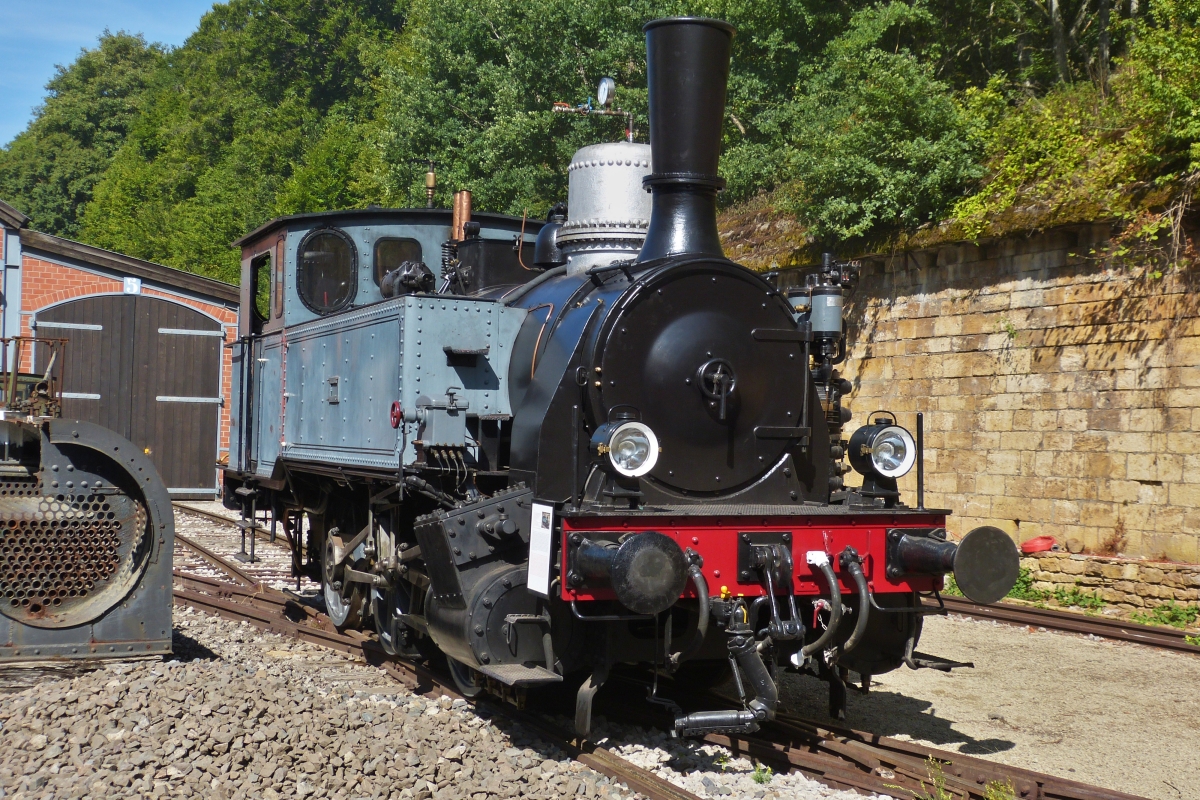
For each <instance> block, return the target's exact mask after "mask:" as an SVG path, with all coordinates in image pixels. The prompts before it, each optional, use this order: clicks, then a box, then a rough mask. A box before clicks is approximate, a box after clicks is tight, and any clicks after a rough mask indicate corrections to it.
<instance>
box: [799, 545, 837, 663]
mask: <svg viewBox="0 0 1200 800" xmlns="http://www.w3.org/2000/svg"><path fill="white" fill-rule="evenodd" d="M806 560H807V561H808V565H809V566H810V567H816V568H817V570H818V571H820V573H821V574H822V575H823V576H824V577H825V581H826V583H828V584H829V627H828V628H826V629H825V632H824V633H822V634H821V635H820V637H818V638H817V640H816V641H815V642H812V643H811V644H806V645H804V647H802V648H800V652H799V653H796V654H794V655H793V656H792V662H793V663H796V662H797V661H799V662H800V663H798V664H796V666H801V665H802V664H803V663H804V660H805V659H806V658H807V657H808V656H811V655H812V654H813V653H816V652H819V651H821V650H823V649H825V648H826V647H827V646H828V645H829V642H830V641H832V640H833V635H834V634H835V633H837V629H838V624H839V623H840V622H841V621H842V590H841V588H839V587H838V580H837V576H836V575H834V574H833V567H831V566H830V565H829V555H828V554H827V553H825V551H823V550H809V551H808V553H807V557H806Z"/></svg>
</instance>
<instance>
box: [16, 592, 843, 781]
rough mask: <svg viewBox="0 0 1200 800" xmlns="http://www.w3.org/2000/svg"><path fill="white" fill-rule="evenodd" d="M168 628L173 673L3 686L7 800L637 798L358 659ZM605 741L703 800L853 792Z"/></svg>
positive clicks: (186, 624) (204, 628)
mask: <svg viewBox="0 0 1200 800" xmlns="http://www.w3.org/2000/svg"><path fill="white" fill-rule="evenodd" d="M175 633H176V636H175V648H176V655H175V657H174V660H171V661H166V662H164V661H161V660H154V661H141V662H131V663H116V664H109V665H107V666H105V667H102V668H101V669H98V670H95V671H92V672H87V673H84V674H81V675H76V676H74V677H63V676H60V675H57V674H55V673H53V672H47V673H45V674H44V675H43V680H41V681H40V682H39V683H37V684H36V685H35V686H32V687H28V686H27V684H28V682H29V681H28V680H27V679H26V680H24V681H22V680H9V681H7V683H8V686H9V690H8V691H9V693H8V694H0V798H10V797H20V798H50V797H54V798H81V797H92V798H103V800H109V799H110V798H124V797H204V798H220V799H221V800H227V799H228V798H267V799H268V800H274V798H278V797H302V798H324V797H330V798H360V797H361V798H366V797H373V798H381V797H388V798H402V800H431V798H438V799H439V800H440V798H472V800H482V799H483V798H508V797H528V798H532V799H533V800H538V798H559V797H569V798H582V799H583V800H601V799H603V800H618V799H621V800H623V799H624V798H631V797H637V796H638V795H636V794H634V793H631V792H630V791H629V790H628V789H627V788H626V787H624V786H623V785H621V784H618V783H615V782H612V781H610V780H609V779H608V778H607V777H605V776H603V775H600V774H598V773H596V772H594V771H592V770H591V769H588V768H587V767H585V766H583V765H582V764H580V763H578V762H575V761H572V760H571V759H570V758H569V757H568V756H567V754H566V753H564V752H563V751H561V750H559V749H558V748H556V747H554V746H553V745H552V744H549V743H547V742H544V741H540V740H538V739H537V738H536V736H533V735H531V734H528V733H526V732H525V731H524V730H523V729H522V728H521V727H520V725H518V724H513V723H510V722H509V721H508V720H506V719H504V718H503V717H501V716H494V717H493V716H489V715H488V714H487V712H486V710H484V711H481V712H478V713H477V712H476V711H475V710H474V709H473V708H472V707H470V706H469V705H468V704H467V703H466V702H465V701H463V700H452V699H451V698H449V697H446V696H442V697H440V698H437V699H433V700H431V699H427V698H425V697H420V696H414V695H413V694H411V693H410V692H409V691H408V690H407V689H405V688H404V687H403V686H401V685H400V684H398V683H396V682H395V681H394V680H392V679H391V678H390V677H388V676H387V675H386V673H384V672H383V671H382V670H379V669H377V668H374V667H371V666H368V665H367V664H365V663H363V662H362V661H360V660H356V659H354V658H352V657H350V656H346V655H343V654H341V653H337V652H335V651H330V650H325V649H323V648H319V647H316V646H313V645H309V644H305V643H299V642H295V641H292V640H290V639H285V638H283V637H279V636H276V635H273V634H262V633H260V632H259V631H257V630H256V629H254V628H252V627H250V626H249V625H246V624H243V623H234V622H229V621H226V620H222V619H219V618H216V617H211V616H209V615H207V614H203V613H200V612H196V611H193V610H191V609H186V608H184V609H180V608H177V609H176V620H175ZM27 675H28V673H26V677H27ZM606 733H608V734H609V735H610V737H611V740H610V742H609V744H610V745H611V746H612V747H613V748H614V749H615V750H617V752H619V753H621V754H622V755H625V756H627V757H628V758H629V759H630V760H631V761H633V762H634V763H637V764H639V765H640V766H645V767H648V768H651V769H653V770H654V771H655V772H656V773H657V774H658V775H660V776H661V777H664V778H666V779H667V780H670V781H672V782H673V783H675V784H677V785H680V786H683V787H684V788H687V789H689V790H691V791H693V792H695V793H696V794H698V795H700V796H702V797H723V798H725V797H728V798H732V800H740V799H741V798H746V799H747V800H755V799H761V800H776V799H777V798H785V797H786V798H797V799H798V800H816V798H825V797H829V798H837V799H840V800H849V799H850V798H852V797H853V798H859V797H861V796H859V795H853V794H850V793H846V792H833V791H831V790H829V789H827V788H825V787H823V786H821V785H820V784H818V783H815V782H813V781H809V780H808V779H806V778H804V777H803V776H799V775H792V776H771V777H770V780H769V781H768V782H766V783H757V782H755V781H754V779H753V774H754V766H755V765H753V764H750V763H749V762H746V761H744V760H737V759H734V760H730V759H728V757H722V755H721V751H719V749H718V748H713V747H710V746H700V745H698V744H696V743H694V742H678V741H672V740H670V739H668V738H667V737H666V736H665V734H661V733H659V732H655V731H647V730H644V729H640V728H626V727H618V726H613V728H612V729H611V730H609V731H606ZM764 777H766V776H764V775H762V774H761V773H760V780H762V779H763V778H764Z"/></svg>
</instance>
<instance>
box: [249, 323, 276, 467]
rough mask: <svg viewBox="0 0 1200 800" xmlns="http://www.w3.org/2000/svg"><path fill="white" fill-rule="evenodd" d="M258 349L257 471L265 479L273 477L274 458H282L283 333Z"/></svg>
mask: <svg viewBox="0 0 1200 800" xmlns="http://www.w3.org/2000/svg"><path fill="white" fill-rule="evenodd" d="M257 345H258V346H257V347H256V348H255V351H256V352H255V360H256V362H257V363H256V364H255V365H254V366H255V373H256V375H257V376H258V379H257V381H256V383H257V385H256V386H255V394H254V396H253V398H252V402H253V404H254V429H253V432H252V433H251V436H252V437H253V442H254V452H255V459H256V461H257V463H256V464H255V466H254V472H255V473H256V474H258V475H260V476H262V477H264V478H269V477H271V472H272V471H273V470H274V468H275V460H276V459H277V458H279V439H280V435H279V432H280V425H281V424H282V422H283V417H282V409H281V408H280V405H281V403H282V402H283V351H284V345H283V336H282V335H281V334H278V333H276V334H272V335H269V336H264V337H263V338H262V339H261V340H259V341H258V342H257Z"/></svg>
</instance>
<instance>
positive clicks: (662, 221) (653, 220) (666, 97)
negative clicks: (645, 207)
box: [637, 17, 734, 261]
mask: <svg viewBox="0 0 1200 800" xmlns="http://www.w3.org/2000/svg"><path fill="white" fill-rule="evenodd" d="M642 30H644V31H645V32H646V73H647V77H648V80H649V84H650V148H651V159H652V161H653V164H654V174H653V175H650V176H649V177H647V178H645V179H644V180H643V182H644V183H645V185H646V186H647V187H648V188H649V189H650V191H652V192H653V193H654V201H653V205H652V206H651V211H650V229H649V230H648V231H647V233H646V241H645V243H644V244H643V245H642V252H641V253H640V254H639V255H638V258H637V260H638V261H649V260H651V259H655V258H662V257H663V256H669V255H680V254H684V253H686V254H689V255H708V256H715V257H717V258H724V256H725V252H724V251H723V250H722V249H721V239H720V237H719V236H718V235H717V192H719V191H720V190H721V189H724V188H725V181H724V180H722V179H721V178H720V177H718V176H717V162H718V161H719V160H720V157H721V125H722V122H723V121H724V119H725V88H726V85H727V84H728V82H729V51H730V46H731V44H732V43H733V32H734V31H733V26H732V25H730V24H729V23H727V22H721V21H720V20H715V19H702V18H699V17H671V18H668V19H656V20H654V21H652V22H648V23H646V26H645V27H644V28H643V29H642Z"/></svg>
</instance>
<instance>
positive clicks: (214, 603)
mask: <svg viewBox="0 0 1200 800" xmlns="http://www.w3.org/2000/svg"><path fill="white" fill-rule="evenodd" d="M189 510H190V509H189ZM202 516H210V517H213V518H216V519H219V520H220V521H222V522H230V520H228V519H226V518H222V517H219V515H209V514H204V515H202ZM180 544H181V546H182V547H183V548H185V549H187V550H190V551H192V552H194V553H196V554H197V555H198V556H199V557H200V558H201V559H202V560H203V561H204V562H205V563H206V564H209V565H210V566H211V567H212V568H213V569H217V570H220V571H222V572H224V575H225V579H224V580H223V579H220V578H215V577H212V576H204V575H195V574H189V573H187V572H183V571H180V570H176V573H175V602H176V604H178V605H186V606H192V607H194V608H197V609H200V610H203V611H206V612H208V613H212V614H217V615H219V616H222V617H225V618H227V619H231V620H235V621H248V622H250V623H251V624H252V625H254V626H255V627H257V628H259V629H261V630H263V631H267V632H271V633H276V634H280V635H284V636H290V637H293V638H297V639H300V640H302V641H306V642H309V643H311V644H315V645H319V646H322V647H329V648H332V649H335V650H339V651H341V652H345V653H350V654H354V655H358V656H361V657H363V658H364V659H365V660H366V661H367V662H368V663H370V664H373V665H375V666H378V667H381V668H382V669H384V670H385V671H386V672H387V673H388V674H389V675H391V676H392V677H393V678H395V679H396V680H397V681H399V682H400V683H402V684H404V685H405V686H406V687H408V688H409V689H410V690H412V691H414V692H416V693H419V694H424V695H427V696H435V697H436V696H439V695H443V694H444V695H449V696H451V697H460V696H461V695H459V693H458V691H457V690H456V689H455V688H454V686H453V684H452V683H451V682H450V679H449V678H448V676H443V675H441V674H439V673H438V672H436V671H434V670H431V669H429V668H427V667H425V666H423V665H420V664H415V663H412V662H409V661H406V660H403V659H397V658H393V657H390V656H388V655H387V654H386V653H384V651H383V650H382V648H380V647H379V646H378V644H377V643H376V642H375V641H374V639H373V638H372V637H371V636H369V635H366V634H362V633H358V632H346V633H341V632H338V631H337V630H336V628H335V627H334V626H333V624H332V622H331V621H330V620H329V618H328V617H326V616H325V615H324V614H322V613H320V612H319V611H318V610H316V609H315V608H313V607H311V606H309V605H307V604H305V603H304V602H303V601H302V598H300V597H298V596H294V595H290V594H287V593H285V592H282V591H279V590H276V589H272V588H270V587H269V586H266V585H264V584H263V583H262V582H261V581H254V580H253V578H252V576H251V575H249V574H247V573H246V571H245V570H243V569H242V567H241V566H240V565H235V564H232V563H230V562H229V561H228V560H226V559H225V558H222V557H221V556H219V555H218V554H216V553H214V552H212V551H211V550H208V549H207V548H204V547H203V545H199V544H198V543H196V542H194V541H192V540H190V539H188V538H187V537H183V538H181V539H180ZM203 551H207V553H205V552H203ZM955 613H958V612H957V610H955ZM679 699H680V700H684V699H686V698H679ZM703 699H704V702H705V703H706V707H709V708H711V707H713V705H720V704H729V703H731V702H732V701H731V699H730V698H726V697H722V696H719V695H710V696H708V697H705V698H703ZM477 704H478V705H484V706H486V707H488V708H489V709H490V710H492V711H493V712H495V713H501V714H504V715H505V716H507V717H509V718H510V719H512V720H514V721H516V722H520V723H521V724H522V725H524V726H525V727H526V728H528V729H530V730H532V731H536V732H537V733H538V735H540V736H542V737H543V738H545V739H548V740H551V741H554V742H555V744H557V745H558V746H559V747H562V748H563V749H564V751H566V752H568V753H570V754H571V756H572V757H573V758H575V759H576V760H578V761H579V762H581V763H583V764H585V765H587V766H589V767H591V768H592V769H594V770H596V771H597V772H600V773H601V774H604V775H607V776H608V777H609V778H611V779H614V780H618V781H621V782H623V783H625V784H626V785H627V786H629V787H630V788H631V789H632V790H634V791H637V792H640V793H642V794H644V795H645V796H646V797H648V798H650V800H698V798H696V796H695V795H693V794H691V793H689V792H686V791H684V790H682V789H680V788H678V787H676V786H674V785H673V784H671V783H668V782H667V781H665V780H663V779H662V778H659V777H658V776H657V775H655V774H654V773H652V772H650V771H648V770H645V769H642V768H641V767H637V766H635V765H633V764H631V763H630V762H628V761H626V760H625V759H623V758H621V757H620V756H619V755H617V754H616V753H614V752H612V751H611V750H609V749H607V748H605V747H601V746H599V745H596V744H595V743H592V742H588V741H581V740H578V739H576V738H574V737H573V736H572V735H571V734H570V733H568V732H567V731H564V730H563V729H561V728H559V727H558V726H557V725H555V724H554V723H552V722H549V721H547V720H546V719H544V718H543V717H541V716H539V715H538V714H535V713H533V712H531V711H525V710H517V709H515V708H513V707H511V706H508V705H503V706H501V705H496V704H494V703H491V702H490V701H486V700H485V701H479V703H477ZM614 711H617V712H619V713H621V714H622V715H624V716H629V715H630V714H631V712H630V711H629V709H628V707H627V706H626V705H625V704H624V703H621V705H620V706H619V707H618V708H616V709H614ZM610 716H615V714H613V713H610ZM657 722H660V723H661V720H657ZM705 741H706V742H707V743H709V744H714V745H719V746H722V747H726V748H728V749H729V750H730V751H731V752H733V753H734V754H735V755H738V756H745V757H748V758H751V759H754V760H756V761H758V762H760V763H762V764H765V765H767V766H770V767H771V768H772V769H774V770H776V771H777V772H790V771H793V770H798V771H800V772H802V773H804V774H805V775H807V776H809V777H811V778H814V779H816V780H818V781H820V782H821V783H824V784H825V785H827V786H830V787H833V788H838V789H853V790H857V791H859V792H868V793H876V794H881V795H886V796H891V797H895V798H899V800H912V798H913V797H915V796H917V795H918V794H921V793H925V792H928V791H929V788H930V785H931V776H930V764H931V763H935V762H936V763H937V764H938V765H940V769H941V774H942V778H943V779H944V781H945V790H946V792H947V793H948V795H949V796H952V797H954V798H957V800H987V793H988V787H989V785H990V784H997V783H998V784H1011V785H1012V787H1013V790H1014V797H1015V798H1018V799H1019V800H1139V799H1138V798H1137V797H1136V796H1135V795H1130V794H1126V793H1123V792H1117V791H1112V790H1108V789H1103V788H1100V787H1096V786H1089V785H1087V784H1083V783H1079V782H1077V781H1070V780H1066V779H1063V778H1058V777H1056V776H1052V775H1046V774H1043V773H1038V772H1034V771H1031V770H1025V769H1020V768H1017V767H1009V766H1006V765H1002V764H997V763H995V762H991V761H987V760H985V759H981V758H975V757H972V756H966V755H962V754H960V753H953V752H949V751H944V750H937V749H933V748H928V747H924V746H922V745H919V744H915V743H913V742H906V741H901V740H898V739H891V738H887V737H881V736H876V735H874V734H870V733H864V732H861V731H856V730H853V729H851V728H845V727H840V726H837V725H831V724H830V723H829V722H828V721H818V720H812V719H808V718H804V717H800V716H796V715H792V714H786V713H780V714H779V715H778V717H777V719H776V720H774V721H773V722H771V723H769V724H768V725H765V726H764V728H763V730H762V731H760V732H759V733H757V734H755V735H753V736H745V735H728V734H710V735H709V736H707V737H705ZM931 760H932V761H931Z"/></svg>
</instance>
